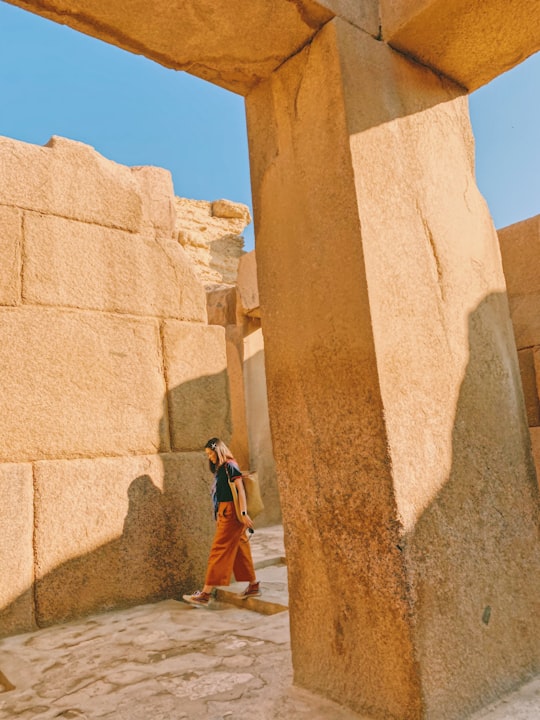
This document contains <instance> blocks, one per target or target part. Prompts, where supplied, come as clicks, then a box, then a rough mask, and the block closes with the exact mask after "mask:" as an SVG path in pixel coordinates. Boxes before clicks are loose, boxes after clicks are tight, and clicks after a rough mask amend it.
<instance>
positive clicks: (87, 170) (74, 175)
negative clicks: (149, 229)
mask: <svg viewBox="0 0 540 720" xmlns="http://www.w3.org/2000/svg"><path fill="white" fill-rule="evenodd" d="M0 163H1V165H2V174H1V176H0V204H3V205H14V206H16V207H20V208H23V209H26V210H35V211H37V212H41V213H50V214H52V215H60V216H62V217H68V218H72V219H74V220H82V221H84V222H89V223H96V224H97V225H106V226H108V227H116V228H122V229H124V230H129V231H130V232H135V231H137V230H139V228H140V227H141V223H142V204H143V203H142V197H141V191H140V186H139V183H138V182H137V180H136V178H135V176H134V175H133V173H132V172H131V169H130V168H128V167H125V166H124V165H118V164H117V163H115V162H113V161H112V160H107V159H106V158H104V157H103V156H101V155H100V154H99V153H98V152H96V151H95V150H94V148H92V147H90V146H89V145H84V144H83V143H80V142H75V141H74V140H67V139H65V138H59V137H53V138H51V140H49V142H48V143H47V145H45V146H44V147H41V146H39V145H30V144H28V143H24V142H20V141H19V140H12V139H10V138H5V137H0Z"/></svg>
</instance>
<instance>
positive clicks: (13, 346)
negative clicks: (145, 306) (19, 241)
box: [0, 307, 167, 462]
mask: <svg viewBox="0 0 540 720" xmlns="http://www.w3.org/2000/svg"><path fill="white" fill-rule="evenodd" d="M0 367H1V368H2V393H1V395H0V437H2V444H1V446H0V460H2V461H5V462H10V461H25V460H37V459H43V458H62V457H80V456H88V455H121V454H128V453H151V452H158V450H159V448H160V445H161V444H162V443H161V441H160V434H159V426H160V418H161V415H162V411H163V399H164V396H165V384H164V380H163V375H162V369H161V368H162V358H161V353H160V343H159V331H158V323H157V322H156V321H153V320H136V319H133V318H125V317H118V316H106V315H98V314H94V313H83V312H81V311H67V310H66V311H61V310H55V309H44V308H30V307H21V308H17V309H8V308H4V309H0ZM166 442H167V440H166V438H163V443H165V444H166Z"/></svg>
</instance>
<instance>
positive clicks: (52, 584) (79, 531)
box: [35, 453, 213, 625]
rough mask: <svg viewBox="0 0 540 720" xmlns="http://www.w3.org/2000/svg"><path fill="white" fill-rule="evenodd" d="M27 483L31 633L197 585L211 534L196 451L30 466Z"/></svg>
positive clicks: (205, 479) (204, 474) (206, 479)
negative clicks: (32, 571) (31, 532)
mask: <svg viewBox="0 0 540 720" xmlns="http://www.w3.org/2000/svg"><path fill="white" fill-rule="evenodd" d="M35 481H36V550H35V552H36V580H37V584H36V605H37V620H38V622H39V624H40V625H47V624H50V623H53V622H58V621H61V620H66V619H68V618H72V617H76V616H79V615H83V614H86V613H88V612H91V611H96V610H103V609H107V608H110V607H112V606H118V605H130V604H134V603H137V602H146V601H151V600H156V599H158V598H164V597H177V596H179V595H181V593H182V592H187V591H189V590H192V589H193V587H195V584H196V583H197V582H200V578H201V576H202V575H203V574H204V568H205V563H206V559H207V558H206V554H207V552H208V547H209V544H210V539H211V534H212V531H213V519H212V512H211V503H210V500H209V487H210V484H211V475H210V473H209V471H208V463H207V461H206V456H205V455H203V454H202V453H192V454H181V455H180V454H174V455H152V456H139V457H121V458H99V459H95V460H69V461H52V462H38V463H36V464H35Z"/></svg>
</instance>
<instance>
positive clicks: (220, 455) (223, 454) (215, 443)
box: [204, 437, 234, 472]
mask: <svg viewBox="0 0 540 720" xmlns="http://www.w3.org/2000/svg"><path fill="white" fill-rule="evenodd" d="M204 447H205V448H210V450H213V451H214V452H215V453H216V455H217V463H213V462H212V461H211V460H209V464H210V470H211V471H212V472H215V471H216V468H218V467H219V466H220V465H223V463H225V462H227V460H234V456H233V454H232V452H231V451H230V450H229V448H228V447H227V446H226V445H225V443H224V442H223V440H220V439H219V438H216V437H214V438H210V440H209V441H208V442H207V443H206V445H205V446H204Z"/></svg>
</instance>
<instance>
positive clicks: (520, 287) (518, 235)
mask: <svg viewBox="0 0 540 720" xmlns="http://www.w3.org/2000/svg"><path fill="white" fill-rule="evenodd" d="M498 236H499V242H500V246H501V256H502V262H503V268H504V275H505V278H506V286H507V288H508V298H509V302H510V312H511V316H512V324H513V326H514V334H515V337H516V344H517V346H518V348H526V347H531V346H532V345H540V272H539V270H538V268H540V215H537V216H536V217H533V218H529V219H528V220H524V221H522V222H519V223H515V224H514V225H509V226H508V227H505V228H502V229H501V230H499V231H498Z"/></svg>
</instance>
